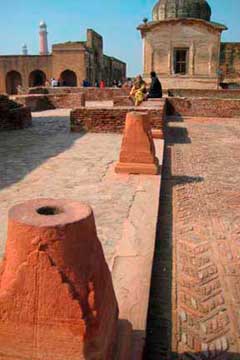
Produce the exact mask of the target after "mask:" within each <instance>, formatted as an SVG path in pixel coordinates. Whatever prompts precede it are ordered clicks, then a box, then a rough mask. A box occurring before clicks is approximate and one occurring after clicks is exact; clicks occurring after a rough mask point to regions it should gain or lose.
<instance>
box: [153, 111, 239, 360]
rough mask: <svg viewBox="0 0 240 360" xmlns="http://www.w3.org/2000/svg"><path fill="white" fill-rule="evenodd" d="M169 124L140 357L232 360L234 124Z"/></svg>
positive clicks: (235, 317)
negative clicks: (143, 351)
mask: <svg viewBox="0 0 240 360" xmlns="http://www.w3.org/2000/svg"><path fill="white" fill-rule="evenodd" d="M172 120H173V122H169V123H168V126H167V128H166V132H165V134H166V142H167V146H166V150H165V167H164V170H163V174H164V180H163V189H162V197H161V200H160V203H161V204H162V205H161V208H160V218H159V228H158V240H157V254H156V259H155V261H156V262H155V267H154V268H155V269H154V275H153V288H152V300H151V306H150V312H149V337H148V348H147V349H148V352H147V355H148V357H147V358H148V359H151V360H153V359H154V360H155V359H156V360H158V359H171V360H173V359H175V357H176V358H177V359H184V360H185V359H197V360H200V359H215V360H220V359H221V360H226V359H231V360H233V359H234V360H235V359H239V358H240V354H239V346H240V342H239V335H240V328H239V311H240V303H239V282H240V267H239V258H240V251H239V230H240V228H239V224H240V208H239V204H240V193H239V181H240V172H239V145H240V121H239V118H237V119H230V118H228V119H219V118H200V117H199V118H184V122H179V121H177V122H174V119H172ZM178 120H179V119H178Z"/></svg>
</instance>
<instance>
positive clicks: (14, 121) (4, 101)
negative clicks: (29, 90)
mask: <svg viewBox="0 0 240 360" xmlns="http://www.w3.org/2000/svg"><path fill="white" fill-rule="evenodd" d="M31 124H32V116H31V112H30V109H29V108H27V107H23V106H20V105H19V104H16V103H14V102H13V101H11V100H9V99H8V97H7V96H3V95H1V96H0V131H2V130H16V129H24V128H26V127H29V126H31Z"/></svg>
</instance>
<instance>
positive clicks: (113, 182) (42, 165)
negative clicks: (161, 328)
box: [0, 110, 163, 360]
mask: <svg viewBox="0 0 240 360" xmlns="http://www.w3.org/2000/svg"><path fill="white" fill-rule="evenodd" d="M121 139H122V136H121V135H117V134H90V133H88V134H85V135H82V134H77V133H70V131H69V111H67V110H54V111H45V112H42V113H34V119H33V127H31V128H28V129H25V130H20V131H12V132H1V133H0V174H1V177H0V249H1V253H0V256H2V255H3V253H4V245H5V240H6V233H7V231H6V230H7V212H8V209H9V208H10V207H11V206H13V205H15V204H16V203H19V202H22V201H25V200H27V199H33V198H38V197H42V198H48V197H50V198H66V199H67V198H69V199H74V200H79V201H84V202H88V203H90V205H91V206H92V207H93V210H94V214H95V219H96V225H97V232H98V236H99V239H100V241H101V243H102V245H103V250H104V253H105V257H106V260H107V262H108V265H109V268H110V270H111V271H112V277H113V282H114V287H115V291H116V295H117V299H118V303H119V308H120V319H121V320H125V323H127V322H129V325H130V324H131V325H132V327H133V330H134V331H133V333H132V335H133V339H134V344H135V345H134V353H135V355H134V356H133V359H134V360H137V359H138V358H139V354H140V353H141V350H142V346H143V344H144V338H145V329H146V318H147V307H148V301H149V288H150V278H151V267H152V260H153V253H154V243H155V231H156V221H157V212H158V205H159V191H160V180H161V178H160V176H128V175H117V174H115V172H114V163H115V162H116V160H117V159H118V156H119V150H120V144H121ZM156 145H157V154H158V155H159V156H160V164H161V161H162V158H161V157H162V155H163V142H162V141H161V140H158V141H157V142H156ZM126 320H127V321H126ZM127 331H128V330H127ZM130 334H131V332H130ZM127 336H128V337H129V336H130V335H129V332H128V333H127V335H126V337H127ZM128 342H129V341H128ZM123 360H125V359H123Z"/></svg>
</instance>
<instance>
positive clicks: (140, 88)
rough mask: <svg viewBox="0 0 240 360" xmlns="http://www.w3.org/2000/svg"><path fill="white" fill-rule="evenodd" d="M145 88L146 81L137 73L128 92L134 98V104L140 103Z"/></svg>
mask: <svg viewBox="0 0 240 360" xmlns="http://www.w3.org/2000/svg"><path fill="white" fill-rule="evenodd" d="M146 92H147V88H146V83H145V81H144V80H143V78H142V76H141V75H138V76H137V77H136V79H135V81H134V84H133V87H132V89H131V92H130V97H131V98H132V97H133V98H134V102H135V106H138V105H140V104H141V103H142V102H143V100H144V98H145V95H146Z"/></svg>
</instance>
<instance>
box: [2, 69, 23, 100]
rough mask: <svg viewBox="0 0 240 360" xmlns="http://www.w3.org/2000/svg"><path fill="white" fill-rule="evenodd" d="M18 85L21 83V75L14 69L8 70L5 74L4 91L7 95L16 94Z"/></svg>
mask: <svg viewBox="0 0 240 360" xmlns="http://www.w3.org/2000/svg"><path fill="white" fill-rule="evenodd" d="M19 85H22V75H21V74H20V73H19V72H18V71H15V70H13V71H9V72H8V73H7V75H6V92H7V93H8V95H16V94H17V93H18V90H17V87H18V86H19Z"/></svg>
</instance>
